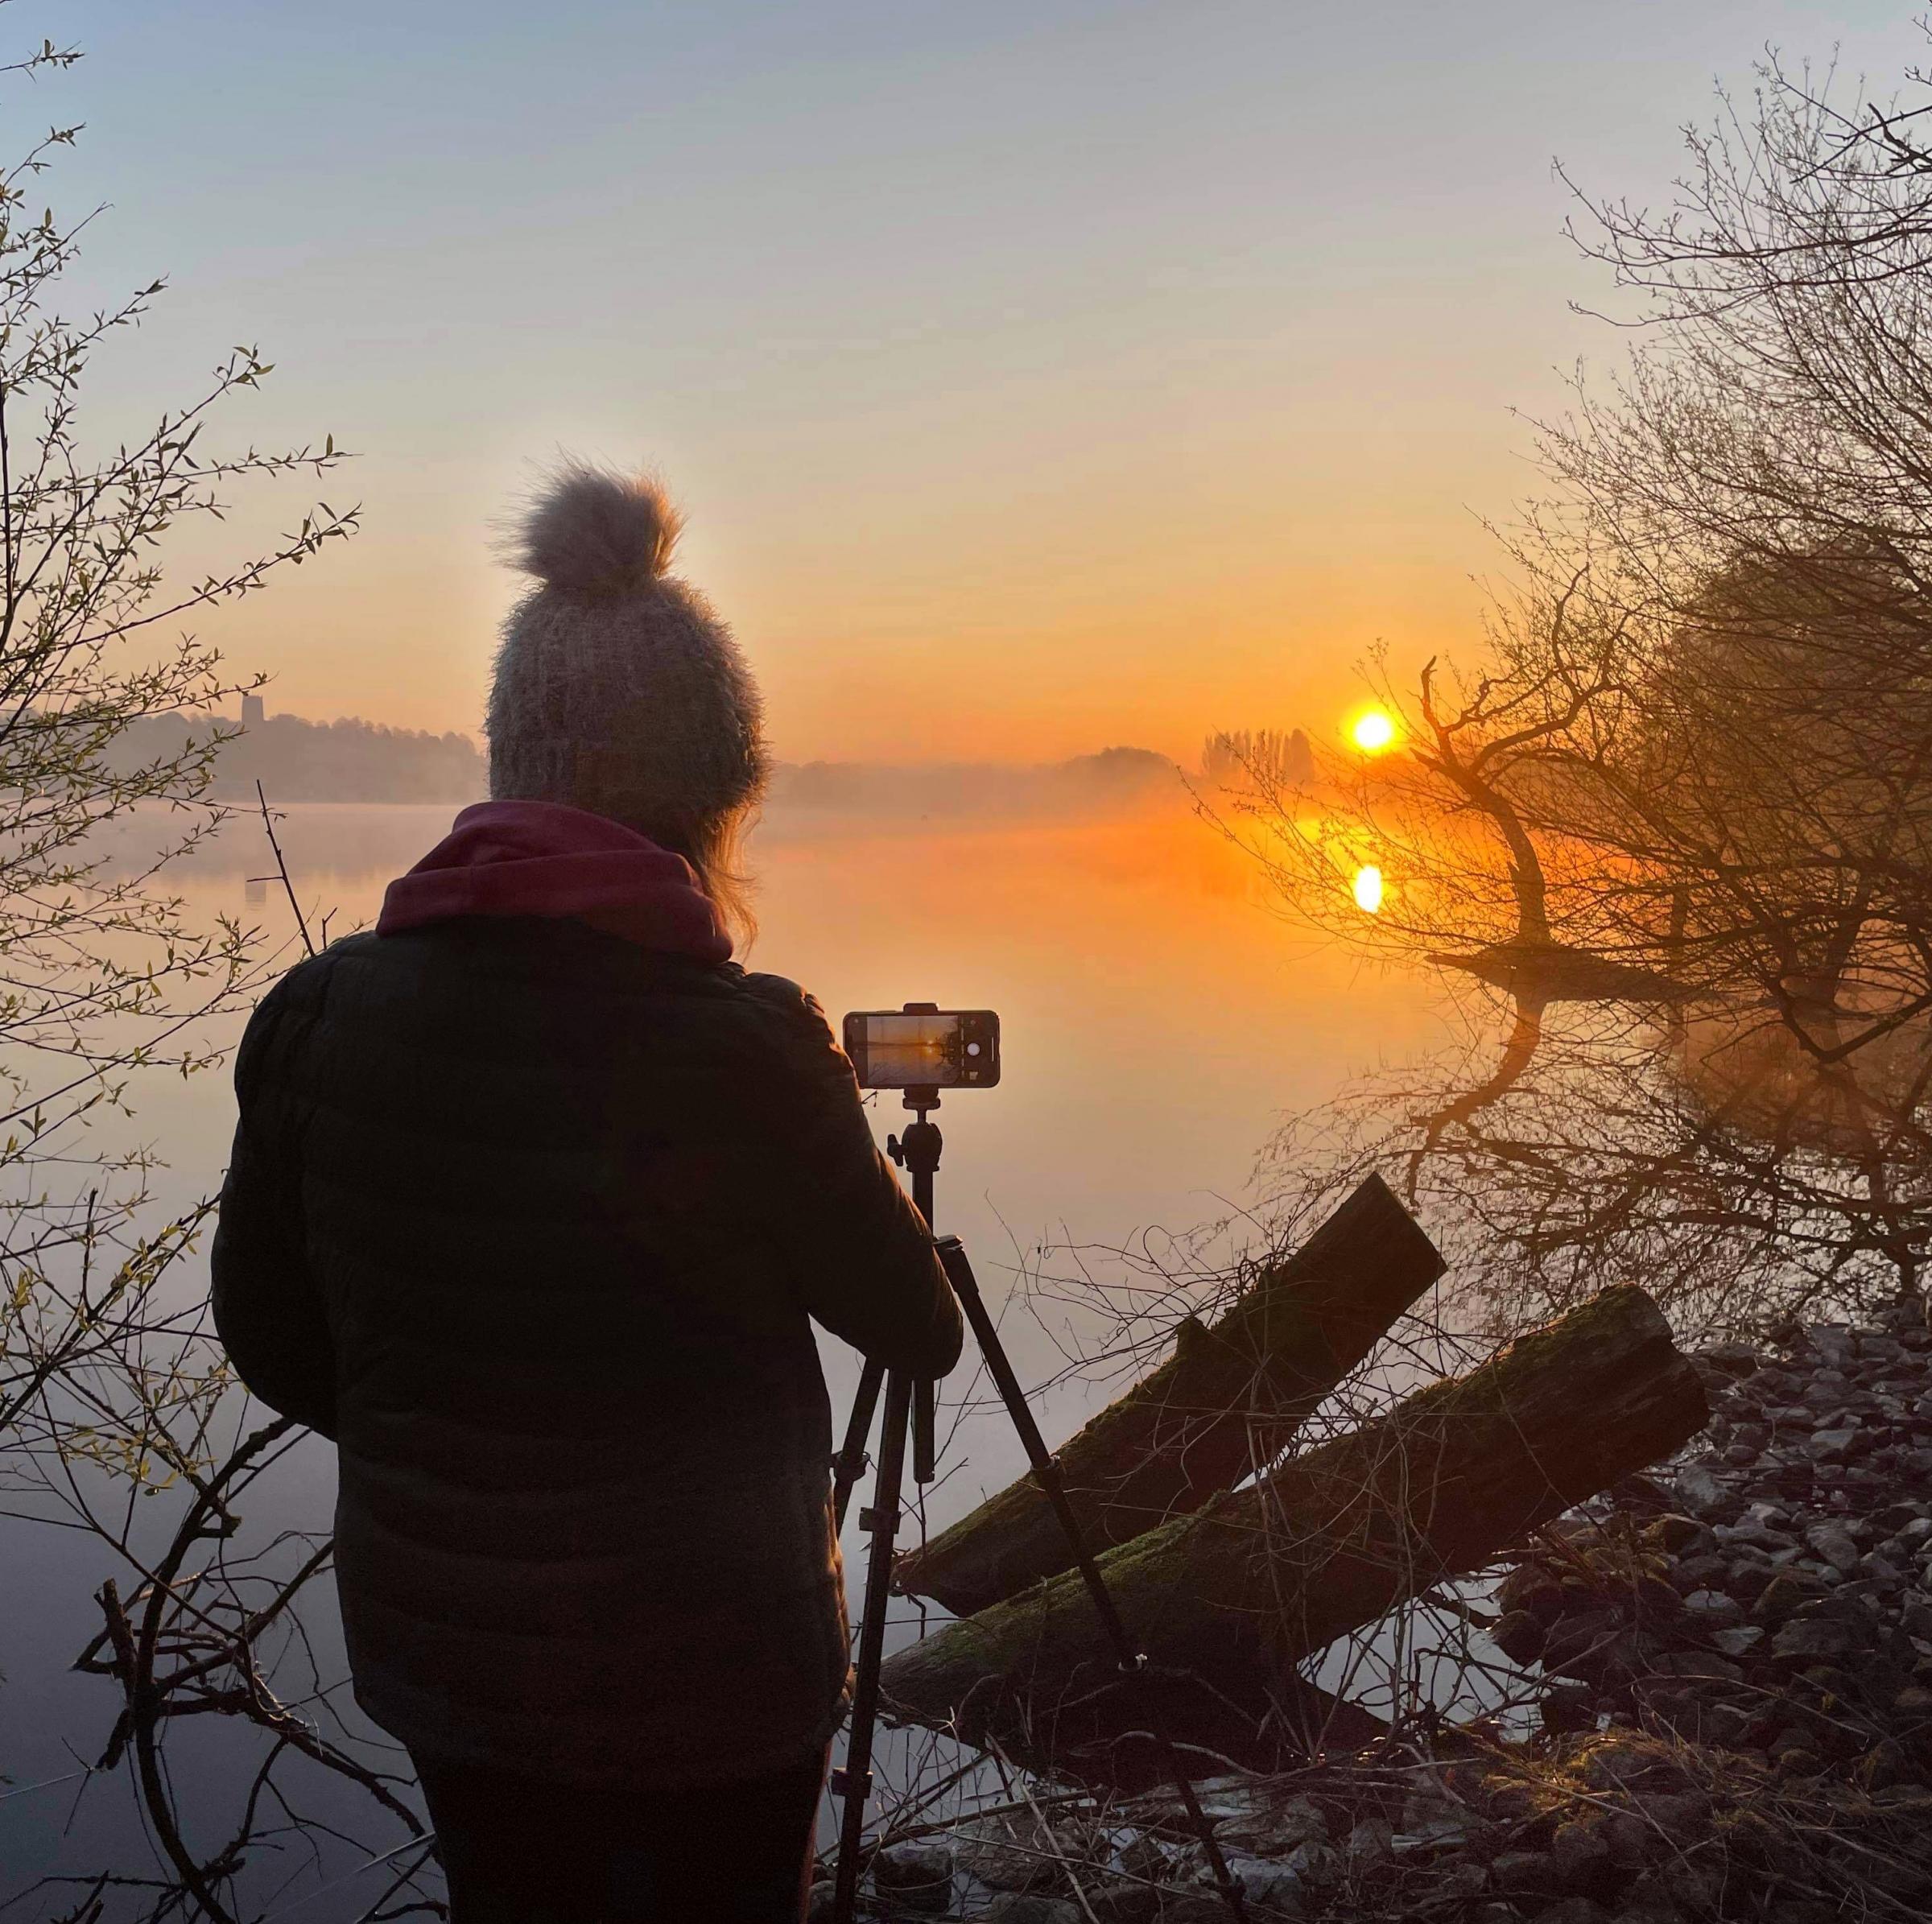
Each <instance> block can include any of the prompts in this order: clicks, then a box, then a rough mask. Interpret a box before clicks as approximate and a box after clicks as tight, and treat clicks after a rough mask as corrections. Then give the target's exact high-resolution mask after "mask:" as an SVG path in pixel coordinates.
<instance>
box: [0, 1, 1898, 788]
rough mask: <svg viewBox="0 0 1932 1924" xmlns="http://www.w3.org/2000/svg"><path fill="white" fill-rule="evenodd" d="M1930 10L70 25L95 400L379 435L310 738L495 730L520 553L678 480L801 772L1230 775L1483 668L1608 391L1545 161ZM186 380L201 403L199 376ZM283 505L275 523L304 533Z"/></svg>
mask: <svg viewBox="0 0 1932 1924" xmlns="http://www.w3.org/2000/svg"><path fill="white" fill-rule="evenodd" d="M1914 11H1915V8H1914V7H1913V6H1882V5H1864V4H1857V5H1854V4H1839V5H1835V6H1809V5H1797V4H1782V5H1765V4H1757V5H1742V4H1735V3H1732V0H1671V3H1670V4H1664V3H1662V0H1623V3H1621V4H1616V5H1609V6H1606V5H1604V4H1600V3H1599V4H1578V3H1575V0H1541V3H1540V4H1539V3H1533V0H1476V3H1473V4H1463V5H1461V6H1440V5H1436V6H1424V5H1410V4H1399V5H1398V4H1385V3H1376V0H1368V3H1364V4H1358V5H1356V6H1353V7H1351V8H1347V9H1344V8H1339V7H1335V6H1318V5H1307V4H1302V3H1300V0H1277V3H1275V4H1272V5H1259V4H1253V3H1252V0H1185V3H1181V4H1153V5H1149V4H1142V5H1073V4H1066V3H1064V0H1029V3H1028V4H1026V5H1018V4H1009V3H1008V0H977V3H976V4H974V5H972V6H963V5H952V6H939V5H933V4H927V3H925V0H897V3H894V4H884V3H877V4H853V3H847V4H833V5H820V4H811V3H808V0H797V3H794V4H751V3H747V0H712V3H711V4H708V5H702V6H663V5H643V6H640V5H618V4H615V3H614V0H563V3H557V4H551V5H549V6H544V7H541V8H538V7H530V6H516V7H513V6H506V5H502V4H498V3H496V0H469V3H467V4H463V5H458V4H456V3H455V0H407V4H391V5H389V6H378V5H374V4H372V3H371V0H340V3H338V4H336V5H333V6H328V7H326V8H324V7H294V6H284V5H281V4H273V5H265V4H262V0H254V3H253V4H247V5H244V4H242V3H241V0H199V3H186V4H170V3H155V4H148V5H144V6H138V7H137V6H130V5H128V4H126V0H118V3H117V4H113V5H109V4H106V3H105V0H91V3H82V4H74V5H44V4H38V3H37V0H13V4H11V5H10V6H6V8H5V9H4V10H0V29H3V30H5V31H10V32H12V33H13V34H14V35H17V36H19V38H21V39H29V38H37V37H39V35H41V34H43V33H44V34H47V35H51V36H52V37H53V38H54V39H56V40H61V41H65V40H73V41H77V42H78V43H81V44H82V45H84V46H85V47H86V48H87V49H88V50H89V58H88V60H86V61H85V63H84V64H83V65H82V66H81V68H78V69H77V70H76V72H74V73H73V74H72V76H68V77H67V78H64V79H63V78H57V77H56V78H48V79H44V80H43V81H40V82H39V83H38V84H37V85H35V86H34V87H32V88H31V89H30V88H27V87H24V86H21V85H17V84H16V85H14V86H13V88H12V89H11V90H10V92H9V93H7V94H6V96H5V101H4V104H5V107H6V111H7V112H9V113H10V114H11V115H12V117H13V124H14V126H20V127H23V128H25V127H32V126H35V125H36V124H37V123H39V122H45V121H47V120H54V119H57V120H63V121H64V120H68V119H85V120H86V121H87V122H89V130H88V132H87V133H86V134H85V136H84V142H83V146H82V147H81V151H80V153H79V154H78V155H76V156H75V157H73V158H72V159H66V160H64V161H63V163H62V167H61V170H60V175H58V176H57V179H56V181H55V183H54V186H53V191H54V192H55V195H56V199H57V200H59V202H60V204H63V205H65V206H70V207H71V206H77V205H78V204H81V202H82V201H83V200H85V199H87V198H89V197H100V198H103V199H106V200H111V201H112V202H113V203H114V206H113V210H112V212H111V213H109V215H108V217H106V220H105V222H104V224H103V225H102V227H101V230H100V231H99V233H98V234H97V237H95V238H94V239H93V241H92V242H91V243H90V247H89V258H88V262H87V268H86V278H87V283H88V286H89V291H94V290H96V289H98V291H101V292H102V293H105V291H108V289H109V288H110V287H113V286H114V284H116V283H119V282H122V281H131V280H133V279H136V278H138V277H145V276H148V275H152V274H153V273H155V272H157V271H166V272H167V274H168V275H170V277H171V281H172V283H173V291H172V292H171V294H170V295H168V296H167V300H166V303H165V306H164V308H163V313H162V315H161V316H160V317H159V318H158V319H157V320H156V321H155V324H152V325H151V327H150V328H147V330H146V331H145V332H144V335H143V337H142V340H141V341H139V342H138V344H137V345H136V347H135V349H134V352H133V353H129V354H126V355H124V356H122V357H119V359H118V361H117V365H116V366H115V368H114V370H113V371H112V373H111V374H110V375H109V378H107V379H106V380H105V382H104V383H103V399H104V402H105V401H112V402H114V403H118V404H125V405H126V406H128V407H130V408H132V409H133V410H134V413H135V414H136V415H137V416H138V415H145V414H146V413H147V412H148V411H151V408H152V407H153V405H154V404H155V403H156V402H157V401H158V400H159V398H161V397H162V395H163V394H164V393H167V392H171V391H175V390H178V388H179V386H180V381H181V380H182V379H183V378H185V377H187V376H188V375H189V374H192V373H195V372H198V371H199V370H201V369H202V368H203V367H204V365H206V364H207V363H208V361H210V360H211V359H212V358H213V355H214V353H216V352H217V350H218V349H221V347H223V346H225V345H227V344H228V343H229V342H230V341H260V342H261V343H262V345H263V346H264V348H265V349H266V350H268V351H269V352H270V354H271V356H272V357H273V358H274V359H275V361H277V362H278V364H279V372H278V375H277V377H276V379H275V383H274V385H273V386H272V388H271V390H270V391H269V392H268V393H267V394H265V395H264V396H262V398H261V399H260V401H259V402H258V403H250V411H249V412H248V413H247V415H246V419H245V424H244V423H242V421H241V420H239V419H238V422H237V427H238V431H246V432H248V433H250V434H259V436H261V438H262V439H264V440H269V439H273V438H275V436H277V435H288V434H296V435H301V434H306V433H308V432H309V431H315V432H316V433H317V434H320V432H321V431H324V430H328V431H333V432H334V433H335V434H336V436H337V438H338V440H341V441H342V442H344V443H345V444H348V445H350V446H353V447H354V448H357V449H359V450H361V451H363V459H362V460H361V462H360V464H359V465H358V469H357V473H356V474H355V475H354V477H353V479H351V480H349V481H345V482H344V483H343V485H342V487H341V493H344V494H349V495H359V496H360V497H361V499H362V500H363V501H364V502H365V504H366V506H367V510H368V514H369V529H368V533H367V534H366V535H365V536H364V537H363V538H362V539H361V540H360V541H358V542H357V543H356V544H355V545H354V547H353V548H351V549H349V550H346V551H342V552H341V553H339V554H337V555H334V556H332V558H331V559H330V561H329V564H328V568H327V569H326V570H325V571H320V570H317V571H304V573H303V576H301V577H299V579H297V580H295V582H294V583H293V584H292V585H291V588H290V589H289V590H287V591H278V592H277V593H276V595H275V597H272V598H266V599H264V600H262V601H259V602H257V603H254V604H251V605H250V607H249V608H248V609H246V611H245V616H246V618H245V619H242V620H236V619H230V620H228V621H224V622H223V623H222V624H221V627H220V629H219V630H218V632H219V634H220V635H221V638H222V640H223V641H224V642H225V644H226V645H227V646H229V647H230V649H231V650H233V652H234V654H236V655H237V657H238V658H241V659H246V660H247V661H249V662H250V663H259V664H260V665H262V666H264V667H270V668H272V669H273V670H275V672H276V673H277V675H278V676H279V681H278V684H277V689H276V692H275V694H274V696H271V705H286V706H287V707H290V708H295V710H297V711H298V712H305V713H326V712H342V711H360V712H367V713H374V714H378V715H382V716H386V717H389V718H393V719H396V720H404V721H407V722H410V723H412V724H415V725H431V726H459V727H473V726H474V725H475V724H476V722H477V717H478V715H479V712H480V708H481V692H482V688H483V685H484V675H485V667H486V663H487V657H488V650H489V632H490V627H491V625H492V623H493V620H494V619H495V617H496V616H497V613H500V611H501V609H502V606H503V605H504V604H505V601H506V599H507V598H508V597H509V595H510V592H512V583H511V581H510V578H509V577H507V576H505V575H503V574H502V572H500V571H497V570H493V568H490V566H489V564H488V560H487V556H486V554H485V548H484V540H485V535H486V534H487V529H486V526H485V522H486V521H487V519H488V518H489V516H490V515H492V514H494V513H496V512H497V511H498V510H500V509H501V507H502V505H503V503H504V501H505V499H506V496H507V495H508V493H510V491H511V490H512V489H514V487H515V486H516V485H518V480H519V475H520V472H521V470H520V463H522V461H523V460H525V459H526V457H528V456H542V455H543V454H545V453H546V452H550V451H551V450H553V449H555V448H557V447H558V446H559V445H561V446H567V447H569V448H573V449H577V450H580V451H582V452H587V453H591V454H596V455H602V456H609V457H613V458H621V459H634V458H638V457H642V458H646V459H648V460H651V461H652V462H654V464H657V465H658V466H659V467H660V469H662V470H663V472H664V473H665V474H666V475H667V477H668V478H669V479H670V480H671V482H672V484H673V485H674V487H675V489H677V490H678V491H679V493H680V494H681V495H682V496H683V498H685V500H686V501H687V505H688V506H689V507H690V509H691V514H692V528H691V534H690V535H689V536H688V538H687V545H686V548H685V551H684V565H685V567H686V569H687V572H688V573H689V574H690V575H691V577H692V578H693V579H694V580H696V581H698V582H699V583H700V585H702V586H704V588H706V589H707V590H708V592H711V593H712V596H713V597H714V599H715V600H716V601H718V602H719V604H720V606H721V607H722V608H723V609H724V611H725V613H726V614H727V615H728V616H729V617H730V618H732V619H733V621H735V622H736V624H737V626H738V627H739V629H740V630H741V633H742V634H743V636H744V638H745V642H746V643H747V645H748V646H749V648H750V649H751V651H752V653H753V657H754V659H755V660H756V661H757V663H758V665H759V667H760V669H761V671H762V673H763V674H764V676H765V678H766V682H767V683H768V686H769V687H770V694H771V701H772V708H773V719H774V731H775V733H776V734H777V737H778V746H779V749H780V751H781V753H791V754H796V755H807V754H831V753H840V752H852V753H881V752H883V751H884V750H885V749H887V748H888V747H890V745H892V744H894V743H895V742H896V743H902V744H903V745H905V746H906V747H907V748H908V749H911V750H915V751H918V752H930V753H942V752H952V753H976V752H985V751H986V750H988V749H997V748H998V747H1000V746H1001V745H1010V746H1011V747H1012V748H1013V749H1014V751H1015V752H1021V753H1033V752H1060V751H1061V750H1063V749H1065V750H1071V749H1075V748H1080V747H1086V746H1092V745H1098V744H1099V743H1100V741H1110V740H1120V739H1133V740H1141V741H1149V742H1150V744H1151V745H1155V746H1159V747H1163V748H1166V749H1170V751H1173V752H1177V753H1179V752H1182V751H1183V750H1185V749H1188V748H1190V747H1191V745H1192V744H1193V742H1194V741H1195V740H1196V739H1197V738H1198V737H1199V733H1200V732H1201V731H1202V729H1203V728H1205V727H1206V726H1208V725H1242V724H1253V723H1265V722H1269V721H1277V720H1294V719H1297V718H1299V716H1301V715H1302V712H1303V711H1304V710H1309V711H1311V712H1312V710H1314V709H1318V708H1321V707H1322V706H1323V704H1327V703H1328V702H1330V701H1331V699H1333V698H1334V696H1335V691H1336V690H1337V689H1338V688H1339V687H1340V685H1341V676H1342V675H1343V673H1344V670H1345V668H1346V666H1347V664H1348V662H1349V661H1350V660H1351V659H1353V658H1354V657H1355V656H1356V655H1357V654H1359V653H1360V650H1362V648H1363V647H1364V646H1366V645H1367V644H1368V643H1369V642H1371V641H1372V640H1373V638H1375V637H1377V636H1378V635H1381V636H1385V637H1386V638H1388V639H1389V642H1391V644H1392V646H1394V647H1395V648H1396V650H1397V651H1398V653H1399V652H1400V651H1402V650H1405V649H1420V648H1423V647H1434V646H1439V645H1441V644H1443V642H1449V643H1451V644H1453V642H1455V640H1456V639H1457V638H1459V637H1460V636H1464V635H1466V634H1468V630H1469V626H1470V621H1471V617H1472V609H1473V597H1472V592H1471V590H1470V588H1469V587H1468V583H1467V581H1466V579H1465V577H1466V576H1467V575H1468V572H1469V571H1471V570H1472V569H1480V568H1486V567H1488V566H1489V565H1490V564H1491V562H1492V556H1491V555H1490V554H1489V552H1488V550H1487V549H1486V547H1485V546H1484V540H1483V537H1482V536H1481V535H1480V531H1479V530H1478V529H1477V527H1476V524H1475V522H1474V519H1473V517H1472V514H1471V512H1470V510H1479V511H1482V512H1500V511H1501V510H1505V509H1506V507H1507V505H1508V502H1509V499H1510V498H1511V497H1512V495H1513V494H1515V493H1520V492H1521V490H1522V489H1524V487H1525V486H1526V485H1527V482H1528V478H1529V477H1528V476H1527V474H1526V473H1525V471H1524V469H1523V468H1522V465H1521V459H1522V456H1523V454H1524V452H1525V435H1524V433H1523V431H1521V428H1520V427H1518V426H1517V424H1516V423H1513V421H1512V420H1511V419H1510V418H1509V414H1508V409H1509V407H1510V406H1511V405H1512V404H1518V405H1522V406H1526V407H1531V408H1534V407H1538V406H1546V405H1548V404H1550V402H1551V400H1552V398H1553V396H1554V394H1555V392H1556V387H1555V382H1554V376H1553V374H1552V373H1551V371H1550V370H1551V369H1552V367H1553V365H1555V364H1558V363H1562V362H1567V361H1568V360H1569V359H1570V358H1571V357H1573V356H1574V355H1575V354H1576V353H1579V351H1583V350H1588V351H1591V352H1592V353H1606V352H1614V350H1615V347H1616V343H1615V342H1614V341H1612V340H1609V339H1607V338H1606V337H1605V336H1604V333H1603V331H1602V330H1601V329H1600V328H1593V327H1591V326H1589V325H1587V324H1585V323H1583V322H1582V321H1580V320H1578V319H1577V318H1575V316H1572V315H1571V314H1570V313H1569V312H1568V311H1567V308H1566V302H1567V299H1570V298H1571V297H1579V296H1580V297H1591V296H1596V295H1600V293H1601V291H1602V290H1601V287H1600V283H1599V282H1598V281H1597V280H1596V279H1595V278H1594V277H1593V276H1592V275H1591V273H1590V272H1589V271H1588V270H1586V269H1585V268H1584V267H1583V266H1581V265H1580V264H1579V263H1578V262H1576V260H1575V258H1574V256H1573V254H1571V251H1570V250H1569V249H1568V248H1567V245H1566V244H1565V243H1564V242H1563V240H1562V239H1561V237H1560V235H1559V233H1558V229H1559V226H1560V223H1561V221H1562V219H1563V214H1564V212H1565V200H1564V196H1563V192H1562V189H1561V188H1560V187H1559V186H1558V184H1557V183H1555V182H1554V180H1553V179H1552V178H1551V175H1550V158H1551V156H1552V155H1553V154H1561V155H1563V157H1564V159H1566V161H1567V162H1569V163H1572V164H1573V165H1574V166H1575V168H1576V169H1577V171H1579V173H1580V174H1581V175H1582V176H1583V178H1584V179H1585V180H1587V181H1589V182H1591V183H1592V184H1600V185H1601V186H1604V187H1605V188H1612V189H1616V190H1618V191H1624V192H1630V193H1632V194H1633V195H1636V196H1639V197H1645V196H1652V195H1654V194H1656V193H1657V192H1661V190H1662V188H1663V187H1664V185H1665V184H1666V182H1667V180H1668V178H1669V176H1670V173H1671V171H1672V170H1673V168H1674V165H1675V163H1676V159H1677V151H1676V138H1675V133H1674V130H1675V128H1676V127H1677V126H1678V124H1679V123H1680V122H1682V121H1683V120H1685V119H1686V118H1690V117H1698V116H1701V115H1703V114H1704V113H1705V112H1706V111H1707V107H1708V100H1709V92H1710V87H1711V80H1712V77H1713V76H1714V75H1717V74H1720V73H1721V74H1722V75H1724V76H1726V77H1727V78H1728V79H1730V80H1731V81H1734V82H1736V83H1737V84H1738V85H1741V86H1744V87H1746V88H1748V84H1749V68H1750V64H1751V62H1752V60H1753V58H1754V57H1755V56H1757V53H1758V52H1760V51H1761V48H1762V47H1763V45H1764V43H1765V42H1766V41H1767V40H1771V41H1776V42H1777V43H1780V44H1781V45H1782V46H1783V47H1785V48H1786V49H1788V50H1789V51H1790V52H1793V53H1794V54H1796V53H1806V52H1808V53H1810V54H1811V55H1813V56H1815V57H1829V56H1830V53H1831V49H1832V47H1833V46H1834V44H1835V43H1842V45H1843V61H1844V64H1846V65H1847V67H1849V68H1855V69H1856V68H1865V69H1868V70H1869V71H1871V72H1874V73H1883V74H1887V75H1895V74H1897V73H1900V72H1902V70H1903V68H1904V67H1905V64H1907V62H1908V61H1909V60H1911V59H1912V58H1913V57H1916V56H1917V54H1918V52H1919V51H1920V50H1922V47H1923V42H1922V39H1920V38H1919V36H1918V34H1917V32H1916V31H1915V30H1914V29H1913V25H1912V20H1913V13H1914ZM171 384H172V385H171ZM276 512H277V513H278V514H279V512H280V510H279V506H278V508H277V510H276Z"/></svg>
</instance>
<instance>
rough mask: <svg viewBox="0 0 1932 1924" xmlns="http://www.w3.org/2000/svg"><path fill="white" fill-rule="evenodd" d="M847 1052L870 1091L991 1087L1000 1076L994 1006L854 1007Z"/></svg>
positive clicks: (861, 1083) (849, 1019) (847, 1029)
mask: <svg viewBox="0 0 1932 1924" xmlns="http://www.w3.org/2000/svg"><path fill="white" fill-rule="evenodd" d="M845 1053H846V1054H847V1055H849V1056H850V1057H851V1058H852V1067H853V1068H854V1069H855V1070H856V1071H857V1072H858V1078H859V1086H860V1088H865V1089H989V1088H992V1087H993V1084H995V1083H997V1081H998V1080H1000V1018H999V1017H998V1016H997V1015H996V1014H994V1013H993V1010H992V1009H854V1010H853V1011H852V1014H850V1015H848V1016H847V1017H846V1018H845Z"/></svg>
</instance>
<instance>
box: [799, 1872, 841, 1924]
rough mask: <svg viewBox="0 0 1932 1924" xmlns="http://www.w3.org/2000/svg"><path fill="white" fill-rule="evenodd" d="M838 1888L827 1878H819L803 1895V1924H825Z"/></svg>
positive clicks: (830, 1913)
mask: <svg viewBox="0 0 1932 1924" xmlns="http://www.w3.org/2000/svg"><path fill="white" fill-rule="evenodd" d="M837 1891H838V1886H837V1885H836V1884H834V1883H833V1882H832V1880H831V1878H829V1877H821V1878H820V1879H819V1881H818V1882H817V1883H816V1884H815V1885H813V1886H812V1887H811V1889H810V1890H808V1891H807V1893H805V1924H825V1920H826V1919H827V1918H829V1917H830V1916H831V1915H832V1899H833V1897H835V1896H836V1894H837Z"/></svg>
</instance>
